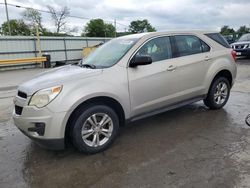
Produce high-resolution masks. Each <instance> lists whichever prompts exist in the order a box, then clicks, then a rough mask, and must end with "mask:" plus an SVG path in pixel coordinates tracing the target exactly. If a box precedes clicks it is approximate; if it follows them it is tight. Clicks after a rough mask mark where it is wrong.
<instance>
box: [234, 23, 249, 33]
mask: <svg viewBox="0 0 250 188" xmlns="http://www.w3.org/2000/svg"><path fill="white" fill-rule="evenodd" d="M249 32H250V28H248V27H246V26H245V25H243V26H240V28H239V29H238V30H237V33H238V34H240V35H243V34H245V33H249Z"/></svg>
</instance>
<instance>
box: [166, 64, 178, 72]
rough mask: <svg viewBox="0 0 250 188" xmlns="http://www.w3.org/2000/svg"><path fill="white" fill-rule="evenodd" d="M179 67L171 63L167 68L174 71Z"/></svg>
mask: <svg viewBox="0 0 250 188" xmlns="http://www.w3.org/2000/svg"><path fill="white" fill-rule="evenodd" d="M176 68H177V67H176V66H174V65H170V66H169V67H168V68H167V71H174V70H175V69H176Z"/></svg>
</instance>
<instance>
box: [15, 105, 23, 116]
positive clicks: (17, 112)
mask: <svg viewBox="0 0 250 188" xmlns="http://www.w3.org/2000/svg"><path fill="white" fill-rule="evenodd" d="M22 111H23V107H21V106H17V105H15V113H16V114H17V115H21V114H22Z"/></svg>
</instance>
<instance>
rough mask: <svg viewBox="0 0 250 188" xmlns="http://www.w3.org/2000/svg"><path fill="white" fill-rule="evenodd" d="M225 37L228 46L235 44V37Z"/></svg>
mask: <svg viewBox="0 0 250 188" xmlns="http://www.w3.org/2000/svg"><path fill="white" fill-rule="evenodd" d="M223 37H224V38H225V39H226V40H227V42H228V44H232V43H234V42H235V38H234V36H233V35H226V36H225V35H224V36H223Z"/></svg>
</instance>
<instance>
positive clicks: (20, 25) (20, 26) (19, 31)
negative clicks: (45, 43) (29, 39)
mask: <svg viewBox="0 0 250 188" xmlns="http://www.w3.org/2000/svg"><path fill="white" fill-rule="evenodd" d="M10 28H11V35H26V36H27V35H30V33H31V31H30V28H29V26H28V25H27V24H25V23H24V21H23V20H10ZM8 33H9V30H8V23H7V22H4V23H3V24H2V26H1V34H3V35H7V34H8Z"/></svg>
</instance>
